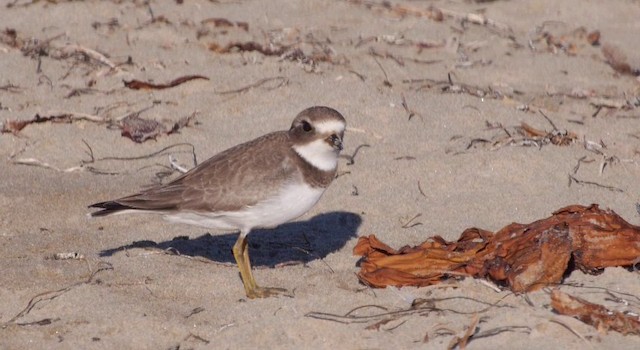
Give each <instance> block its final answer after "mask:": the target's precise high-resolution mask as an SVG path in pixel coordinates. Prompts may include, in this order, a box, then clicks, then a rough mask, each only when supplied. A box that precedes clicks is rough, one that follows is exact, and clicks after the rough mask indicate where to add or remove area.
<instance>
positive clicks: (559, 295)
mask: <svg viewBox="0 0 640 350" xmlns="http://www.w3.org/2000/svg"><path fill="white" fill-rule="evenodd" d="M551 307H552V308H553V309H554V310H555V311H556V312H557V313H559V314H561V315H567V316H571V317H575V318H577V319H579V320H580V321H582V322H584V323H586V324H589V325H592V326H594V327H596V328H597V329H598V330H599V331H601V332H603V333H607V331H609V330H614V331H616V332H620V333H622V334H624V335H627V334H636V335H640V319H638V316H632V315H625V314H623V313H622V312H619V311H613V310H609V309H607V308H606V307H604V306H602V305H598V304H594V303H590V302H588V301H586V300H584V299H581V298H578V297H575V296H572V295H569V294H567V293H563V292H561V291H559V290H557V289H555V290H553V291H551Z"/></svg>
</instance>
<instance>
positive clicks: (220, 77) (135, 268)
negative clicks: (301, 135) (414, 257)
mask: <svg viewBox="0 0 640 350" xmlns="http://www.w3.org/2000/svg"><path fill="white" fill-rule="evenodd" d="M638 18H640V2H639V1H636V0H626V1H623V0H615V1H609V2H600V1H595V0H568V1H563V2H559V3H558V2H555V1H549V0H530V1H393V2H382V1H357V0H353V1H328V0H327V1H322V0H321V1H304V2H297V1H269V2H261V1H226V0H222V1H205V0H183V1H119V0H109V1H62V0H60V1H27V0H5V1H3V2H2V3H1V4H0V23H1V25H0V126H2V128H3V133H2V134H0V179H2V181H0V242H2V244H0V266H1V269H2V272H3V273H0V348H2V349H167V350H168V349H245V348H247V349H248V348H265V349H409V348H427V349H446V348H448V347H449V346H451V344H455V339H459V338H460V337H463V336H464V334H465V332H466V331H467V329H468V328H469V327H470V325H471V324H472V323H473V322H474V320H475V321H476V323H477V324H476V327H475V331H474V335H473V336H471V337H470V338H468V343H467V344H466V348H469V349H548V348H557V349H588V348H593V349H613V348H615V349H634V348H637V347H638V343H639V341H640V340H639V338H638V335H622V334H620V333H617V332H613V331H610V332H604V331H602V330H598V329H596V328H594V327H592V326H590V325H587V324H585V323H583V322H581V321H579V320H577V319H574V318H571V317H568V316H562V315H558V314H556V313H554V312H553V311H552V310H551V308H550V306H549V289H545V290H541V291H537V292H532V293H527V294H520V295H516V294H514V293H512V292H510V291H508V290H500V289H496V288H495V286H493V285H492V284H491V283H486V282H484V281H479V280H473V279H464V280H450V281H447V282H445V283H444V284H439V285H434V286H429V287H423V288H413V287H407V288H386V289H372V288H369V287H367V286H365V285H363V284H362V283H360V281H359V280H358V278H357V276H356V273H357V272H358V267H357V262H358V257H355V256H354V255H353V252H352V250H353V247H354V246H355V244H356V241H357V238H358V237H361V236H365V235H370V234H375V235H376V236H377V237H378V238H379V239H381V240H382V241H384V242H386V243H387V244H389V245H391V246H393V247H396V248H399V247H402V246H405V245H416V244H419V243H421V242H423V241H424V240H426V239H427V238H429V237H431V236H434V235H441V236H442V237H444V238H445V239H448V240H455V239H456V238H457V237H458V236H459V235H460V233H461V232H463V231H464V230H465V229H466V228H469V227H480V228H484V229H487V230H498V229H500V228H502V227H504V226H505V225H507V224H509V223H512V222H520V223H529V222H532V221H534V220H538V219H541V218H545V217H547V216H549V215H550V214H551V213H552V212H553V211H555V210H557V209H559V208H562V207H564V206H567V205H571V204H582V205H589V204H591V203H597V204H599V205H600V206H601V207H603V208H610V209H612V210H614V211H615V212H617V213H618V214H619V215H620V216H622V217H623V218H624V219H625V220H627V221H628V222H630V223H632V224H635V225H638V224H640V214H639V210H638V203H639V202H640V195H639V193H640V181H638V179H640V164H639V162H640V112H639V110H638V109H637V108H638V107H639V106H640V79H639V78H638V73H639V72H640V51H639V50H637V48H638V47H640V36H639V35H638V33H640V21H638ZM181 78H183V79H181ZM132 82H136V83H134V84H133V85H132ZM137 83H142V84H141V85H138V86H136V85H135V84H137ZM314 105H325V106H330V107H332V108H335V109H336V110H338V111H340V112H341V113H342V114H343V115H344V116H345V118H346V120H347V132H346V134H345V149H344V151H343V153H342V156H341V158H340V162H339V170H338V171H339V174H338V176H337V178H336V179H335V180H334V181H333V183H332V185H331V186H330V187H329V189H328V190H327V191H326V193H325V194H324V196H323V197H322V199H321V200H320V201H319V203H318V204H317V205H316V206H315V207H314V208H313V209H312V210H311V211H310V212H308V213H307V214H305V215H304V216H302V217H300V218H299V219H297V220H295V221H293V222H290V223H286V224H284V225H281V226H280V227H278V228H276V229H273V230H256V231H254V232H253V233H252V234H251V235H250V236H249V242H250V251H251V257H252V260H253V263H254V267H255V268H254V274H255V277H256V279H257V280H258V282H259V283H261V284H263V285H266V286H277V287H283V288H286V289H288V290H290V291H292V293H293V294H294V297H293V298H268V299H259V300H251V299H247V298H246V296H245V294H244V289H243V286H242V282H241V280H240V277H239V275H238V269H237V267H236V265H235V261H234V259H233V255H232V253H231V247H232V246H233V244H234V242H235V240H236V237H237V233H235V232H224V231H211V230H206V229H201V228H198V227H192V226H186V225H172V224H169V223H166V222H164V221H162V220H161V218H160V217H156V216H145V215H134V216H124V215H122V216H113V217H106V218H101V219H89V218H88V217H87V213H89V212H90V210H89V209H88V208H87V206H88V205H90V204H92V203H95V202H99V201H104V200H109V199H113V198H118V197H122V196H124V195H128V194H132V193H135V192H137V191H139V190H141V189H144V188H148V187H149V186H153V185H155V184H158V183H166V182H167V181H169V180H170V179H172V178H175V177H177V176H179V172H178V171H177V170H176V169H175V168H176V167H183V168H185V169H189V168H192V167H193V166H194V165H195V163H200V162H202V161H204V160H206V159H207V158H209V157H211V156H213V155H215V154H217V153H218V152H220V151H223V150H225V149H227V148H229V147H231V146H233V145H236V144H239V143H242V142H245V141H248V140H251V139H253V138H255V137H258V136H260V135H263V134H265V133H268V132H272V131H276V130H285V129H288V128H289V126H290V124H291V121H292V120H293V118H294V117H295V115H296V114H297V113H298V112H300V111H301V110H303V109H305V108H307V107H310V106H314ZM132 120H133V121H137V122H139V121H140V120H143V122H142V123H143V125H142V126H140V125H139V124H135V125H134V124H127V122H130V121H132ZM20 121H22V123H21V122H20ZM136 125H137V126H136ZM524 125H526V126H528V127H530V128H531V129H535V130H538V131H541V132H542V134H543V135H544V136H542V137H534V136H532V134H531V133H526V132H523V129H526V128H523V126H524ZM127 132H128V133H127ZM553 135H565V136H566V135H572V137H573V138H572V139H571V142H568V144H556V143H554V142H552V140H551V137H550V136H553ZM136 141H138V142H136ZM176 165H177V166H176ZM559 288H560V289H561V290H562V291H565V292H568V293H571V294H572V295H576V296H580V297H581V298H584V299H587V300H589V301H591V302H594V303H599V304H602V305H605V306H606V307H608V308H610V309H611V310H616V311H621V312H626V313H630V314H635V315H637V314H638V313H640V299H639V297H638V296H640V278H639V275H638V272H637V271H631V270H629V269H625V268H621V267H617V268H608V269H606V270H605V271H604V272H603V273H601V274H598V275H588V274H585V273H582V272H580V271H574V272H572V273H571V274H570V275H568V276H566V278H565V280H564V282H563V284H562V285H561V286H559ZM416 301H420V302H424V303H428V305H431V306H432V308H433V310H432V311H430V312H425V311H422V312H418V311H415V305H416ZM412 305H413V306H412ZM412 308H413V309H414V310H413V311H412ZM384 314H387V315H388V314H391V315H393V317H386V316H384ZM345 315H346V316H349V315H350V316H353V317H347V318H345V317H344V316H345ZM464 346H465V345H462V346H461V345H460V344H458V348H462V347H464Z"/></svg>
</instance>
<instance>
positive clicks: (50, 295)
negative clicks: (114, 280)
mask: <svg viewBox="0 0 640 350" xmlns="http://www.w3.org/2000/svg"><path fill="white" fill-rule="evenodd" d="M107 270H113V266H112V265H111V264H110V263H107V262H103V261H101V262H100V267H99V268H98V269H96V270H95V271H93V272H91V274H90V275H89V277H88V278H87V279H86V280H84V281H80V282H76V283H74V284H72V285H70V286H67V287H64V288H60V289H58V290H54V291H47V292H42V293H39V294H37V295H35V296H34V297H33V298H31V300H29V303H28V304H27V306H26V307H25V308H24V309H22V311H20V312H18V314H16V315H15V316H13V317H12V318H11V319H10V320H9V321H7V322H5V323H3V324H2V325H1V326H0V328H6V327H7V326H8V325H10V324H12V323H15V322H16V320H18V319H20V318H22V317H24V316H26V315H28V314H29V313H30V312H31V310H33V308H34V307H36V306H37V305H39V304H40V303H42V302H45V301H51V300H53V299H56V298H57V297H59V296H62V295H63V294H64V293H66V292H68V291H70V290H71V289H73V288H75V287H77V286H80V285H83V284H90V283H92V282H93V279H94V277H95V276H96V275H97V274H98V273H100V272H102V271H107Z"/></svg>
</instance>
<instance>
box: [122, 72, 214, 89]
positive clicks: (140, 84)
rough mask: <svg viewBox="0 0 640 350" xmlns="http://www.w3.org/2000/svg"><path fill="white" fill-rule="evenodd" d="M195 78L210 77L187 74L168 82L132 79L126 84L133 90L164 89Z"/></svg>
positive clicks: (125, 82) (125, 84) (205, 78)
mask: <svg viewBox="0 0 640 350" xmlns="http://www.w3.org/2000/svg"><path fill="white" fill-rule="evenodd" d="M194 79H204V80H209V78H207V77H205V76H202V75H187V76H184V77H180V78H176V79H174V80H172V81H170V82H168V83H166V84H154V83H149V82H145V81H140V80H136V79H134V80H131V81H124V86H126V87H128V88H129V89H132V90H162V89H168V88H172V87H176V86H178V85H181V84H184V83H186V82H188V81H191V80H194Z"/></svg>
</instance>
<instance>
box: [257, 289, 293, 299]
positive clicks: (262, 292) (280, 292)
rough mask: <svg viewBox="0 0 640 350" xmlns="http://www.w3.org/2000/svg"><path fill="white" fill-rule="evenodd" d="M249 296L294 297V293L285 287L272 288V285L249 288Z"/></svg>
mask: <svg viewBox="0 0 640 350" xmlns="http://www.w3.org/2000/svg"><path fill="white" fill-rule="evenodd" d="M247 297H248V298H249V299H255V298H270V297H288V298H293V294H292V293H290V292H289V291H288V290H286V289H284V288H271V287H258V286H256V287H254V288H253V289H250V290H247Z"/></svg>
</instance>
